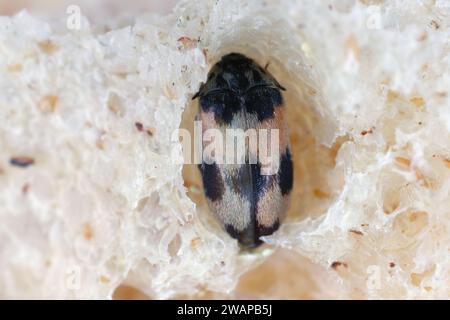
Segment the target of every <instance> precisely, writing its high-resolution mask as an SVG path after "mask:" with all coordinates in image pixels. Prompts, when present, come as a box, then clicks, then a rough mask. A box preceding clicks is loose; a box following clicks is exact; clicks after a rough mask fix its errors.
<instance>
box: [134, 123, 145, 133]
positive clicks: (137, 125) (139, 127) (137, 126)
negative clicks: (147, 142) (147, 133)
mask: <svg viewBox="0 0 450 320" xmlns="http://www.w3.org/2000/svg"><path fill="white" fill-rule="evenodd" d="M134 125H135V126H136V129H138V131H142V130H144V125H143V124H142V123H140V122H135V123H134Z"/></svg>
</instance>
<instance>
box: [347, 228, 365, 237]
mask: <svg viewBox="0 0 450 320" xmlns="http://www.w3.org/2000/svg"><path fill="white" fill-rule="evenodd" d="M348 232H351V233H354V234H357V235H358V236H363V235H364V233H362V232H361V231H359V230H355V229H350V230H348Z"/></svg>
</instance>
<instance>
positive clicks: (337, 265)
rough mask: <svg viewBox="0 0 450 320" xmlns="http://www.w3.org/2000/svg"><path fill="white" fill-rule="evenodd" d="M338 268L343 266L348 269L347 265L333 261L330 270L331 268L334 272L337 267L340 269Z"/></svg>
mask: <svg viewBox="0 0 450 320" xmlns="http://www.w3.org/2000/svg"><path fill="white" fill-rule="evenodd" d="M340 266H344V267H345V268H347V267H348V265H347V263H345V262H341V261H334V262H333V263H332V264H331V268H333V269H334V270H336V269H337V268H338V267H340Z"/></svg>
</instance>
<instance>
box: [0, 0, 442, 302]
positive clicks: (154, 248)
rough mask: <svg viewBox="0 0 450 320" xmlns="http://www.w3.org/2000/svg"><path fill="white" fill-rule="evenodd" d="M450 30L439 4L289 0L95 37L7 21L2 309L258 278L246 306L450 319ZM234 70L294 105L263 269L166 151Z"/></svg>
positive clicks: (201, 11)
mask: <svg viewBox="0 0 450 320" xmlns="http://www.w3.org/2000/svg"><path fill="white" fill-rule="evenodd" d="M449 18H450V6H449V5H448V3H447V2H445V1H408V2H406V3H405V2H401V1H390V2H388V1H335V2H333V1H330V2H327V3H319V2H315V1H314V2H313V1H301V2H299V1H287V0H286V1H267V2H263V1H257V0H255V1H238V0H232V1H199V0H197V1H181V2H180V3H179V4H178V5H177V7H176V8H175V9H174V11H173V13H171V14H169V15H167V16H164V17H157V16H154V15H144V16H142V17H139V18H137V19H136V21H135V23H134V24H133V25H131V26H129V27H125V28H122V29H119V30H112V31H110V32H108V33H103V34H98V33H96V32H94V31H93V29H92V28H91V27H89V26H88V24H86V23H84V24H83V28H82V29H81V30H72V31H71V30H66V32H64V31H63V30H64V29H59V30H55V28H54V27H51V26H50V24H48V23H46V22H44V21H42V20H38V19H36V18H34V17H33V16H31V15H29V14H27V13H26V12H21V13H19V14H17V15H15V16H13V17H2V18H0V52H1V59H0V70H1V72H2V76H1V77H0V119H2V123H1V125H0V146H1V150H2V152H1V153H0V206H1V211H0V222H1V223H0V288H1V291H0V296H1V297H3V298H110V297H111V296H112V294H113V292H114V291H115V290H116V289H117V287H118V286H119V285H121V284H124V283H125V284H127V285H129V286H132V287H134V288H137V289H139V290H140V291H142V292H143V293H144V294H146V295H147V296H149V297H152V298H170V297H180V296H182V297H189V296H190V297H192V296H195V295H196V294H198V295H200V294H202V293H204V292H210V295H211V296H216V295H217V296H220V297H242V296H239V293H236V292H234V293H233V289H234V287H235V286H236V284H237V281H238V279H239V277H240V276H241V275H242V274H243V273H244V272H246V271H249V270H250V269H251V268H253V267H255V265H256V264H257V263H260V262H262V261H264V265H263V266H262V267H259V268H256V269H253V270H250V271H249V272H248V273H247V275H246V276H248V274H252V273H253V272H255V274H254V277H256V278H255V279H256V280H254V281H256V282H258V281H259V282H260V283H261V290H265V291H264V292H267V295H265V296H264V295H257V294H256V293H254V292H253V293H252V292H251V291H248V292H250V294H249V295H245V297H247V298H251V297H259V298H264V297H270V298H295V297H314V298H320V297H326V298H333V297H334V298H442V299H448V298H449V296H450V294H449V293H450V292H449V291H450V290H449V270H450V269H449V268H450V262H449V259H448V256H449V254H448V253H449V243H450V236H449V235H450V230H449V215H450V210H449V208H450V194H449V193H450V139H449V138H450V135H449V131H450V103H449V92H448V88H449V87H450V72H449V71H450V68H449V67H450V66H449V64H450V60H449V56H450V55H449V53H450V52H449V51H450V47H449V36H450V32H449V21H450V19H449ZM111 19H114V18H113V17H111ZM232 51H237V52H241V53H244V54H247V55H249V56H251V57H252V58H254V59H256V60H257V61H258V62H259V63H260V64H262V65H265V64H266V63H267V62H270V65H269V70H270V71H271V72H272V73H273V74H274V75H275V77H276V78H277V79H278V80H279V82H280V83H281V84H282V85H283V86H285V87H286V88H287V91H286V95H285V98H286V105H287V109H288V119H289V125H290V128H291V139H292V149H293V157H294V161H295V182H294V190H293V196H292V198H293V202H292V206H291V209H290V211H289V218H288V220H287V221H286V222H285V224H284V225H283V226H282V227H281V229H280V231H279V232H277V233H275V234H274V235H272V236H268V237H266V238H265V241H266V242H268V243H270V244H272V245H273V248H276V250H277V253H276V254H275V255H271V253H272V248H265V249H261V250H259V251H257V252H256V253H240V252H239V248H238V246H237V244H236V242H235V241H234V240H232V239H231V238H230V237H229V236H228V235H227V234H226V233H225V232H223V231H222V230H221V229H220V227H219V226H218V225H217V223H216V222H215V220H214V219H213V218H212V217H211V215H210V213H209V212H208V209H207V207H206V205H205V203H204V200H202V199H201V192H198V191H197V189H198V188H199V187H200V186H199V185H198V176H197V177H196V178H195V174H196V173H195V172H194V169H193V168H190V167H189V168H188V166H186V167H185V168H184V169H185V170H184V172H182V169H183V166H182V164H180V159H181V157H182V152H181V145H180V144H179V143H177V142H175V143H171V140H170V138H171V135H172V133H173V132H174V130H176V129H177V128H178V127H179V126H180V124H181V125H182V123H181V120H182V116H183V111H184V110H186V114H187V113H192V112H195V111H193V110H195V104H192V103H191V102H190V98H191V97H192V95H193V94H194V93H195V92H196V90H197V89H198V87H199V85H200V82H201V81H204V80H205V79H206V74H207V72H208V70H209V68H210V66H211V65H212V64H213V63H214V62H216V61H217V59H219V58H220V57H221V56H222V55H223V54H225V53H228V52H232ZM185 122H186V121H185ZM186 126H189V124H186ZM14 157H29V158H31V159H33V160H34V163H33V164H31V165H29V166H28V167H26V168H21V167H17V166H13V165H11V164H10V160H11V158H14ZM182 173H184V176H183V175H182ZM188 193H189V195H190V197H189V196H188ZM288 250H290V251H291V252H288ZM292 252H297V253H299V254H300V255H302V256H304V257H300V255H299V256H298V265H295V261H296V259H295V257H297V256H296V255H293V253H292ZM274 257H276V258H274ZM280 261H286V264H283V263H280ZM314 264H315V265H316V266H317V268H316V267H313V266H314ZM286 265H289V267H286ZM303 266H305V267H304V270H307V271H305V272H304V273H302V272H298V273H297V270H303ZM267 269H269V270H274V272H275V273H276V272H277V270H279V272H281V273H283V275H282V276H277V278H276V283H274V284H273V286H272V287H270V286H269V287H267V283H266V281H268V278H270V277H266V274H267ZM261 270H262V271H261ZM258 272H260V278H259V280H258V278H257V277H258ZM305 273H306V275H305ZM322 275H323V276H322ZM244 278H245V276H244ZM298 279H313V280H311V281H309V282H308V281H305V288H301V286H300V287H299V286H294V287H292V286H289V283H294V282H296V281H298ZM280 283H283V284H284V287H283V286H281V287H280ZM311 283H312V284H311ZM275 287H276V289H274V288H275ZM309 288H314V290H315V292H314V294H310V295H305V296H303V295H300V294H299V293H298V290H305V292H306V290H308V289H309ZM330 288H331V289H330ZM256 291H257V290H256Z"/></svg>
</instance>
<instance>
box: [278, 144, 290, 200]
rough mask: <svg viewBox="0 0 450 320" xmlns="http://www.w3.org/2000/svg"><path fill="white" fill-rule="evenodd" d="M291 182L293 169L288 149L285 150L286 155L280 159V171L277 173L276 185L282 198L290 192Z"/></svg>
mask: <svg viewBox="0 0 450 320" xmlns="http://www.w3.org/2000/svg"><path fill="white" fill-rule="evenodd" d="M293 182H294V168H293V165H292V159H291V152H290V151H289V149H286V153H285V154H284V155H283V156H282V157H281V162H280V170H279V171H278V183H279V185H280V189H281V194H282V195H283V196H284V195H286V194H288V193H289V192H291V190H292V185H293Z"/></svg>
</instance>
